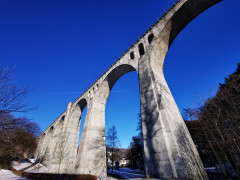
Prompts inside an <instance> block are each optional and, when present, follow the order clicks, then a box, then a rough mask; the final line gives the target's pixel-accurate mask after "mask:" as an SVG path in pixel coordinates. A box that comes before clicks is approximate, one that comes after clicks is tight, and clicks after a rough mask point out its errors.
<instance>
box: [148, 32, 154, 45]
mask: <svg viewBox="0 0 240 180" xmlns="http://www.w3.org/2000/svg"><path fill="white" fill-rule="evenodd" d="M153 38H154V35H153V33H151V34H150V35H149V36H148V44H151V42H152V40H153Z"/></svg>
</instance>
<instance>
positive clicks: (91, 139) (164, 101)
mask: <svg viewBox="0 0 240 180" xmlns="http://www.w3.org/2000/svg"><path fill="white" fill-rule="evenodd" d="M220 1H221V0H179V1H178V2H177V3H176V4H175V5H174V6H173V7H172V8H171V9H170V10H169V11H168V12H166V13H165V14H164V15H163V16H162V17H161V18H160V19H159V20H158V21H157V22H156V23H155V24H154V25H153V26H152V27H151V28H150V29H149V30H148V31H147V32H146V33H145V34H144V35H143V36H142V37H141V38H140V39H139V40H138V41H137V42H136V43H135V44H134V45H133V46H132V47H131V48H129V49H128V51H127V52H125V54H124V55H122V57H120V58H119V59H118V60H117V61H116V62H115V63H114V64H113V65H112V66H111V67H110V68H109V69H108V70H107V71H105V72H104V73H103V74H102V76H101V77H100V78H99V79H97V80H96V81H95V82H94V83H93V84H92V85H91V86H90V87H89V88H88V89H87V90H86V91H85V92H84V93H83V94H82V95H81V96H80V97H79V98H78V99H77V100H76V101H75V102H74V103H69V104H68V107H67V110H66V111H65V112H63V113H62V114H61V115H60V117H58V118H57V119H56V120H55V121H54V122H53V123H52V124H51V125H50V126H49V127H48V128H47V129H46V130H45V131H44V132H43V133H42V134H41V135H40V136H39V138H38V147H37V150H36V153H35V155H36V156H37V157H38V158H40V159H41V160H42V161H43V163H45V164H46V165H47V166H49V167H50V171H51V172H58V169H59V168H60V172H61V173H81V174H89V173H90V174H94V175H98V176H106V148H105V138H104V137H105V106H106V102H107V99H108V95H109V93H110V91H111V89H112V87H113V86H114V84H115V83H116V81H117V80H118V79H119V78H120V77H121V76H123V75H124V74H126V73H128V72H130V71H136V72H137V74H138V79H139V87H140V103H141V119H142V132H143V141H144V143H143V145H144V166H145V173H146V177H154V178H163V179H208V178H207V175H206V173H205V170H204V167H203V165H202V162H201V160H200V158H199V155H198V152H197V150H196V148H195V145H194V143H193V141H192V139H191V136H190V134H189V132H188V130H187V128H186V126H185V123H184V121H183V119H182V117H181V114H180V112H179V110H178V107H177V105H176V103H175V101H174V99H173V96H172V94H171V92H170V90H169V88H168V85H167V83H166V81H165V78H164V73H163V65H164V60H165V56H166V53H167V52H168V49H169V47H170V45H171V43H172V42H173V40H174V39H175V38H176V36H177V35H178V34H179V33H180V31H181V30H182V29H183V28H184V27H185V26H186V25H187V24H188V23H189V22H190V21H191V20H192V19H194V18H195V17H196V16H198V15H199V14H201V13H202V12H203V11H205V10H206V9H208V8H209V7H211V6H213V5H214V4H216V3H218V2H220ZM86 105H88V111H87V115H86V119H85V124H84V127H83V132H82V137H81V143H80V146H79V147H78V137H79V126H80V121H81V113H82V111H83V109H84V108H85V106H86ZM59 165H60V166H59Z"/></svg>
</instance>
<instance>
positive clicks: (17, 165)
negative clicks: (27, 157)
mask: <svg viewBox="0 0 240 180" xmlns="http://www.w3.org/2000/svg"><path fill="white" fill-rule="evenodd" d="M31 165H32V163H30V162H27V161H23V162H20V163H19V162H18V161H12V167H13V168H14V169H16V170H21V169H24V168H26V167H28V166H31Z"/></svg>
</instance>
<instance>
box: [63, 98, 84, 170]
mask: <svg viewBox="0 0 240 180" xmlns="http://www.w3.org/2000/svg"><path fill="white" fill-rule="evenodd" d="M87 105H88V103H87V99H85V98H82V99H80V100H79V101H78V102H76V103H75V105H74V106H73V107H72V111H71V115H70V120H69V122H68V125H67V130H66V136H68V137H69V139H68V143H67V148H68V151H69V152H70V153H69V155H68V156H69V157H68V158H67V159H68V161H67V162H66V166H67V164H72V165H73V166H71V167H70V166H67V167H66V169H67V172H73V169H74V164H75V163H76V157H77V155H78V152H79V151H81V146H80V147H78V139H79V128H80V122H81V115H82V112H83V110H84V109H85V107H86V106H87ZM87 113H88V110H87ZM85 124H86V121H85V123H84V126H85ZM83 136H84V133H82V139H84V137H83Z"/></svg>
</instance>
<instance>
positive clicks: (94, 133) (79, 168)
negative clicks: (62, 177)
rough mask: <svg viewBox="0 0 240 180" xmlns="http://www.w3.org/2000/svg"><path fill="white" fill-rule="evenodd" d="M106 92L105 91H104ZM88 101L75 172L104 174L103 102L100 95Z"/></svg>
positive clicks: (104, 102)
mask: <svg viewBox="0 0 240 180" xmlns="http://www.w3.org/2000/svg"><path fill="white" fill-rule="evenodd" d="M105 93H107V92H105ZM105 93H103V94H101V95H99V96H97V95H96V96H93V97H92V98H91V99H90V100H89V101H88V111H87V115H86V118H85V123H84V127H83V132H82V137H81V143H80V146H79V149H78V155H77V159H76V164H75V173H79V174H94V175H98V176H106V146H105V104H106V101H105V100H104V99H103V98H101V97H102V95H104V94H105Z"/></svg>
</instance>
